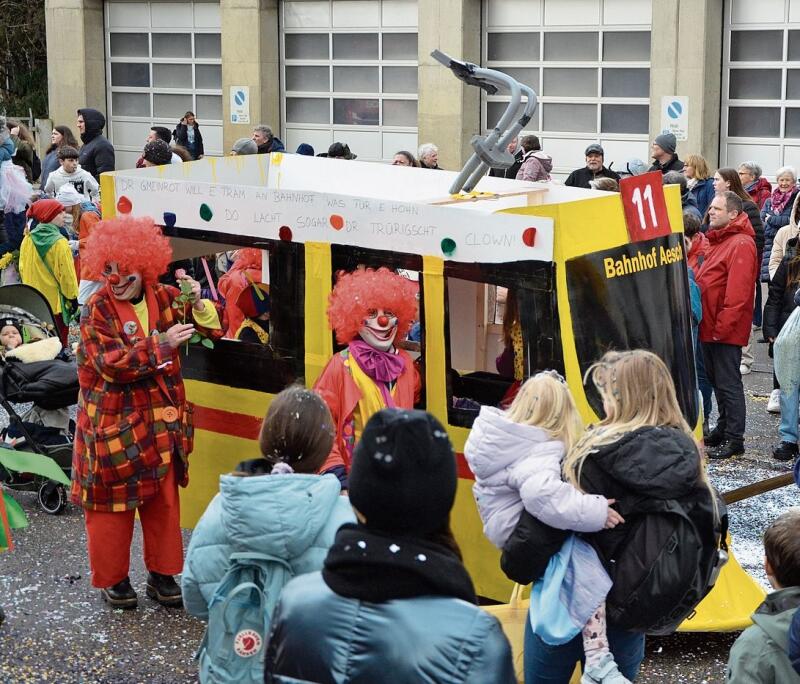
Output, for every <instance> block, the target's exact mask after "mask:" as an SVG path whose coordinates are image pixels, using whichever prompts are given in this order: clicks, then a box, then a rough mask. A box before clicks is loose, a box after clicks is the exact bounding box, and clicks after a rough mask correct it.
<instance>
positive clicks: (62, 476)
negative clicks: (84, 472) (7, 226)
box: [0, 285, 78, 513]
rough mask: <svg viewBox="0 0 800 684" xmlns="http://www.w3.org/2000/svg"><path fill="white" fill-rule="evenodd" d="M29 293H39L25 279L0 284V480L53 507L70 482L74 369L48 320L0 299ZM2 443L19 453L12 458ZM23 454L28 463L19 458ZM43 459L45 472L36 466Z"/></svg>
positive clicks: (58, 507) (75, 388)
mask: <svg viewBox="0 0 800 684" xmlns="http://www.w3.org/2000/svg"><path fill="white" fill-rule="evenodd" d="M18 288H24V290H22V289H20V290H19V291H18V295H19V297H15V295H14V294H13V293H10V292H9V290H16V289H18ZM32 297H35V298H36V299H40V300H41V299H43V298H41V295H39V293H38V292H36V291H35V290H32V289H31V288H28V287H26V286H24V285H12V286H6V287H3V288H0V406H2V408H3V409H5V411H6V413H7V414H8V418H9V421H8V426H7V427H6V428H5V429H3V430H2V431H0V481H2V482H3V484H4V485H5V486H6V487H9V488H12V489H17V490H27V491H37V492H38V498H39V504H40V506H41V507H42V508H43V509H44V510H45V511H46V512H48V513H58V512H60V511H61V510H62V509H63V508H64V506H65V505H66V501H67V497H66V491H65V489H64V487H63V485H64V484H66V483H68V482H69V480H68V474H69V472H70V469H71V464H72V442H73V436H74V430H75V423H74V421H73V420H72V419H71V417H70V407H71V406H72V405H74V404H75V403H76V401H77V395H78V373H77V367H76V365H75V361H74V358H73V356H72V354H71V352H70V351H69V350H68V349H64V348H62V345H61V341H60V340H59V338H58V337H57V336H56V335H55V332H54V329H55V326H54V325H53V324H52V323H50V324H49V325H48V322H46V321H42V320H40V319H39V318H37V317H36V316H34V315H32V314H31V313H30V312H29V311H27V310H25V309H22V308H20V307H18V306H15V305H11V304H4V303H3V302H4V301H5V302H9V301H14V302H15V304H16V303H18V302H22V301H23V300H25V299H30V298H32ZM12 298H13V299H12ZM44 303H45V304H46V302H44ZM40 304H41V301H40V302H38V303H37V305H40ZM34 308H36V307H34ZM43 311H47V313H49V307H48V308H47V309H44V310H41V309H39V313H42V312H43ZM50 316H51V317H52V314H50ZM7 449H13V450H15V451H17V452H20V453H17V454H13V458H11V456H12V454H9V453H7V452H6V451H5V450H7ZM23 452H24V454H23ZM31 452H33V453H31ZM23 455H24V456H27V457H29V458H27V460H28V461H29V462H28V463H25V464H23V463H22V461H23V460H25V459H24V458H23ZM4 461H8V463H5V462H4ZM48 461H54V462H55V463H48ZM9 464H10V465H9ZM42 464H44V465H45V466H46V467H45V472H46V473H48V474H47V475H43V474H41V473H40V472H39V470H40V469H41V466H42ZM54 465H57V468H53V466H54Z"/></svg>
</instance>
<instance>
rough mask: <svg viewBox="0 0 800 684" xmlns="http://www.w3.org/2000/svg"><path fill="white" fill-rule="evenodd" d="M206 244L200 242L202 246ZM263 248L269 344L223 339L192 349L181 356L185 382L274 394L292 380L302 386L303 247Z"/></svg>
mask: <svg viewBox="0 0 800 684" xmlns="http://www.w3.org/2000/svg"><path fill="white" fill-rule="evenodd" d="M204 244H205V243H200V242H198V245H204ZM246 246H249V245H246ZM258 246H259V247H261V248H262V249H265V250H266V251H267V252H268V264H269V275H268V279H269V296H270V318H269V322H268V323H266V324H264V323H261V325H262V326H264V327H267V328H268V332H269V341H268V343H267V344H261V343H255V342H241V341H239V340H228V339H222V340H218V341H216V342H215V344H214V349H206V348H205V347H203V346H202V345H199V344H195V345H192V346H190V348H189V352H188V354H186V355H184V356H182V358H181V363H182V368H183V375H184V377H185V378H190V379H196V380H204V381H206V382H214V383H219V384H223V385H228V386H230V387H240V388H243V389H251V390H257V391H260V392H270V393H273V394H275V393H277V392H280V391H281V390H282V389H284V388H285V387H287V386H288V385H290V384H291V383H293V382H301V383H302V381H303V376H304V373H305V326H304V320H305V301H304V296H305V251H304V247H303V245H302V244H300V243H296V242H281V241H276V242H270V243H269V244H268V245H266V246H265V245H264V243H263V242H261V243H259V245H258ZM199 249H200V250H202V249H203V247H202V246H201V247H200V248H199ZM206 249H207V247H206ZM193 261H194V262H195V265H194V269H193V270H194V273H195V277H197V276H200V277H201V278H202V272H203V271H202V266H201V265H199V259H194V260H193ZM209 265H211V264H209ZM181 267H184V268H186V264H185V263H182V264H181ZM189 268H191V266H189ZM187 270H188V268H187ZM201 284H202V283H201Z"/></svg>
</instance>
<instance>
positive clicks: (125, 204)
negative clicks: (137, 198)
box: [117, 195, 133, 214]
mask: <svg viewBox="0 0 800 684" xmlns="http://www.w3.org/2000/svg"><path fill="white" fill-rule="evenodd" d="M132 209H133V204H132V203H131V201H130V200H129V199H128V198H127V197H125V195H122V196H121V197H120V198H119V199H118V200H117V211H118V212H119V213H120V214H130V213H131V210H132Z"/></svg>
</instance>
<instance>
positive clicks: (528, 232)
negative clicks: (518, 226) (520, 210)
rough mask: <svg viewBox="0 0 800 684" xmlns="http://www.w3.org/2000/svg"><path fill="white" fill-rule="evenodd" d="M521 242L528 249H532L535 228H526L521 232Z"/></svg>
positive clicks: (534, 239) (534, 240)
mask: <svg viewBox="0 0 800 684" xmlns="http://www.w3.org/2000/svg"><path fill="white" fill-rule="evenodd" d="M522 241H523V242H524V243H525V244H526V245H527V246H528V247H533V245H534V244H535V242H536V228H526V229H525V230H524V231H522Z"/></svg>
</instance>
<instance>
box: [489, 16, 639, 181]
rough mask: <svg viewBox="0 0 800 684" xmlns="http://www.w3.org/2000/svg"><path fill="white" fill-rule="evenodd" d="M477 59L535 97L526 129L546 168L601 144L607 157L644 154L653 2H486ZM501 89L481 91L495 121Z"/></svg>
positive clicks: (503, 99) (558, 169)
mask: <svg viewBox="0 0 800 684" xmlns="http://www.w3.org/2000/svg"><path fill="white" fill-rule="evenodd" d="M483 7H484V21H483V25H484V32H485V36H484V38H485V39H484V41H483V57H482V59H483V64H484V65H485V66H487V67H490V68H493V69H497V70H499V71H503V72H504V73H507V74H508V75H510V76H513V77H514V78H516V79H517V80H520V81H522V82H523V83H525V84H526V85H529V86H531V87H532V88H533V89H534V90H535V91H536V93H537V94H538V95H539V106H538V109H537V111H536V113H535V114H534V118H533V120H532V121H531V123H530V124H529V125H528V129H527V131H526V132H528V133H535V134H536V135H538V136H539V138H540V140H541V142H542V148H543V149H544V150H545V151H546V152H548V153H549V154H551V155H552V157H553V163H554V168H553V175H554V176H555V177H557V178H563V177H565V176H566V175H567V174H568V173H569V172H570V171H572V170H573V169H575V168H577V167H579V166H581V165H583V163H584V155H583V151H584V149H585V148H586V146H587V145H588V144H589V143H592V142H600V143H601V144H602V145H603V147H604V148H605V151H606V164H609V163H611V162H614V163H615V166H616V167H620V166H624V163H625V162H626V161H627V160H629V159H632V158H640V159H648V136H649V116H650V22H651V9H652V2H651V0H628V1H623V0H532V1H530V2H528V1H526V0H485V2H484V3H483ZM508 99H509V98H508V94H507V93H505V92H500V93H498V94H497V95H491V96H486V95H484V96H483V109H482V114H483V126H484V128H485V129H489V128H491V127H493V126H494V125H495V124H496V123H497V121H498V120H499V118H500V117H501V116H502V114H503V112H504V111H505V108H506V104H507V102H508Z"/></svg>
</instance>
